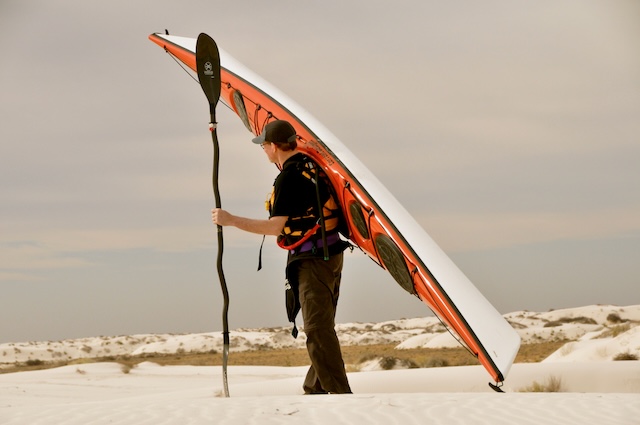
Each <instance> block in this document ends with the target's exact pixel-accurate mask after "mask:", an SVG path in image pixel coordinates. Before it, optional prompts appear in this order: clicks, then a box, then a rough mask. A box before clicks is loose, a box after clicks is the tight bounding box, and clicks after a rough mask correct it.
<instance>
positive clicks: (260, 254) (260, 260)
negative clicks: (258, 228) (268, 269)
mask: <svg viewBox="0 0 640 425" xmlns="http://www.w3.org/2000/svg"><path fill="white" fill-rule="evenodd" d="M266 237H267V235H262V242H261V243H260V252H258V271H260V269H262V247H263V246H264V238H266Z"/></svg>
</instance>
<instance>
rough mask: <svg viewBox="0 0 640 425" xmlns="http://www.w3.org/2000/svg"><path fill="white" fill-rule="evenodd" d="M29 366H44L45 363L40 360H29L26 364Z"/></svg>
mask: <svg viewBox="0 0 640 425" xmlns="http://www.w3.org/2000/svg"><path fill="white" fill-rule="evenodd" d="M24 363H25V364H26V365H27V366H42V365H43V364H44V362H43V361H42V360H40V359H29V360H27V361H26V362H24Z"/></svg>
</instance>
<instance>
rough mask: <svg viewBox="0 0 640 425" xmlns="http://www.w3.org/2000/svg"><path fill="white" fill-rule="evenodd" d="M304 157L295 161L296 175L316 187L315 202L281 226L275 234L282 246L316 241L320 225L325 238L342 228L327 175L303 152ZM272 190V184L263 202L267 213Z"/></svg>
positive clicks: (272, 198) (342, 224)
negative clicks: (277, 234)
mask: <svg viewBox="0 0 640 425" xmlns="http://www.w3.org/2000/svg"><path fill="white" fill-rule="evenodd" d="M304 158H305V159H304V160H303V161H298V162H297V163H296V165H295V167H296V169H297V170H298V171H299V172H300V175H302V176H303V177H305V178H307V179H309V181H310V182H311V183H313V185H314V186H315V187H316V194H317V199H318V202H317V203H316V205H312V206H311V207H309V208H308V209H307V211H306V212H305V213H304V214H303V215H301V216H297V217H289V219H288V220H287V222H286V224H285V227H284V228H283V229H282V233H281V234H280V235H279V236H278V238H277V244H278V246H279V247H280V248H282V249H286V250H295V249H297V248H299V247H300V246H301V245H302V244H304V243H305V242H307V241H315V242H317V241H319V240H320V239H321V238H322V232H321V230H322V227H323V226H324V232H325V238H326V237H327V236H332V239H335V238H336V236H337V234H338V232H340V231H341V230H344V229H345V228H346V226H344V219H343V216H342V209H341V208H340V206H339V205H338V202H337V201H336V199H337V198H336V196H335V194H334V193H333V187H332V186H331V182H330V181H329V178H328V177H327V175H326V173H325V172H324V171H322V169H321V168H320V167H318V166H317V165H316V164H315V163H314V162H313V161H312V160H310V159H309V158H308V157H306V156H305V157H304ZM318 177H319V180H318ZM274 190H275V188H273V189H272V190H271V194H270V195H269V197H268V198H267V201H266V203H265V206H266V209H267V211H269V214H271V209H272V207H273V202H274ZM319 207H321V208H319ZM320 209H322V217H320V214H319V213H318V211H319V210H320ZM329 244H330V243H329Z"/></svg>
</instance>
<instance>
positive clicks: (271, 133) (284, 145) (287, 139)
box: [253, 120, 297, 151]
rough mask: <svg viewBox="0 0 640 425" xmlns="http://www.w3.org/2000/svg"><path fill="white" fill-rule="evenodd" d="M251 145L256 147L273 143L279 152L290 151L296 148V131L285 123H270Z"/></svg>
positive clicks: (279, 121)
mask: <svg viewBox="0 0 640 425" xmlns="http://www.w3.org/2000/svg"><path fill="white" fill-rule="evenodd" d="M253 143H255V144H257V145H263V144H264V143H273V144H275V145H276V146H277V147H278V149H280V150H283V151H291V150H294V149H295V148H296V146H297V136H296V130H295V129H294V128H293V126H292V125H291V124H289V122H287V121H284V120H277V121H271V122H270V123H269V124H267V125H265V126H264V128H263V129H262V133H261V134H260V135H259V136H258V137H256V138H254V139H253Z"/></svg>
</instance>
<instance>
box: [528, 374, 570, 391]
mask: <svg viewBox="0 0 640 425" xmlns="http://www.w3.org/2000/svg"><path fill="white" fill-rule="evenodd" d="M561 391H562V379H561V378H559V377H557V376H553V375H552V376H550V377H549V378H548V379H547V381H546V382H545V383H544V384H541V383H539V382H538V381H533V384H531V385H529V386H528V387H525V388H522V389H521V390H520V392H528V393H559V392H561Z"/></svg>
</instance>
